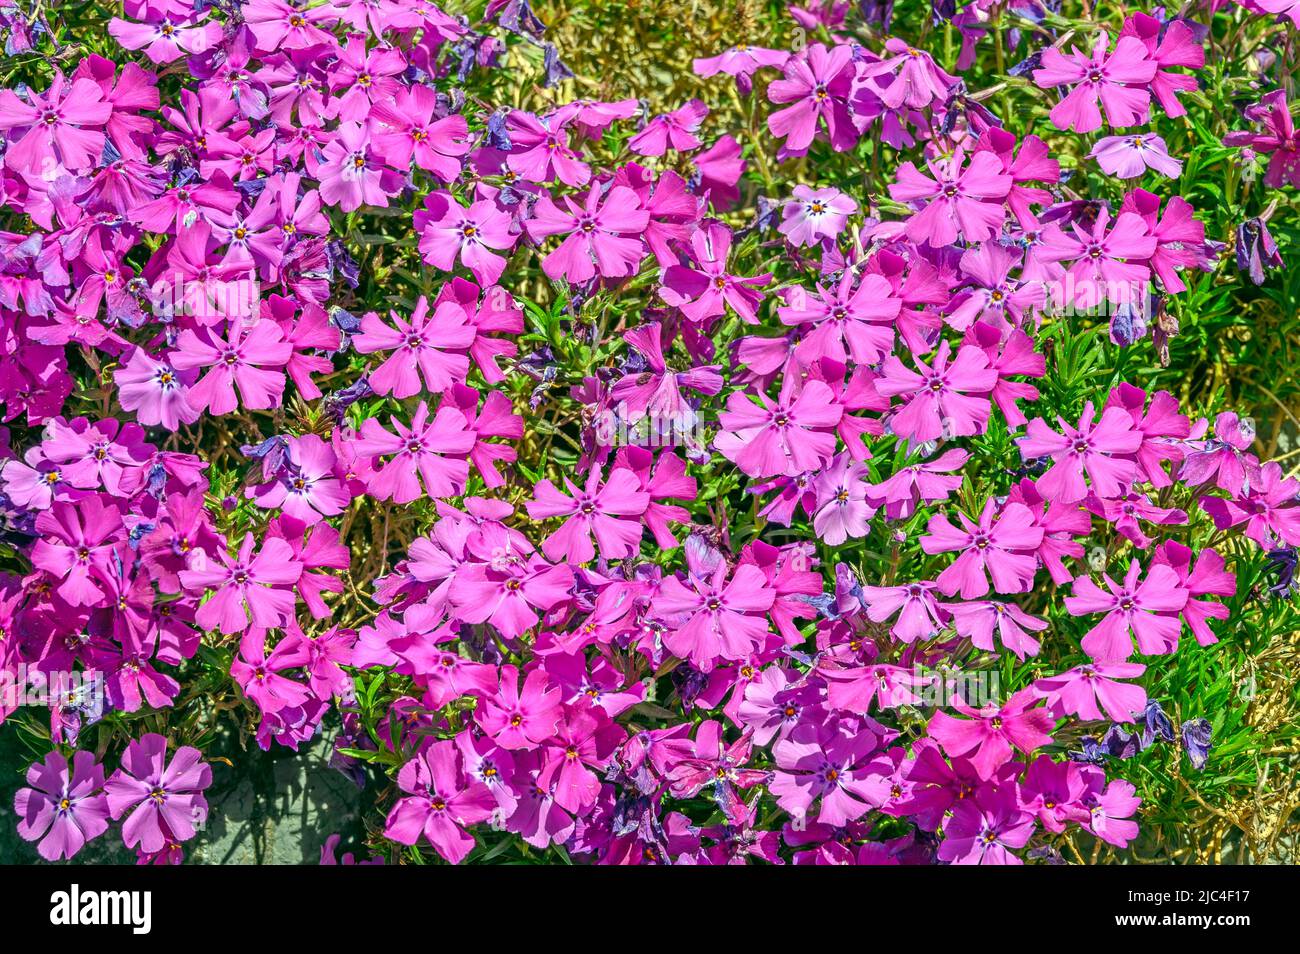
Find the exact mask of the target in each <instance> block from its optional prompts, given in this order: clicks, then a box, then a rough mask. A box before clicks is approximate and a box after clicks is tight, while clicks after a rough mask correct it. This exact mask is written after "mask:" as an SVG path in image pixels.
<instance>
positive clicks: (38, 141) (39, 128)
mask: <svg viewBox="0 0 1300 954" xmlns="http://www.w3.org/2000/svg"><path fill="white" fill-rule="evenodd" d="M112 114H113V105H112V104H111V103H107V102H105V101H104V92H103V90H101V89H100V88H99V84H98V83H96V82H95V81H94V80H91V79H84V78H82V79H74V80H73V81H72V82H70V83H69V82H68V81H67V80H66V79H65V78H64V76H63V73H61V72H60V71H59V70H55V71H54V79H53V80H52V81H51V82H50V88H49V89H47V90H46V91H45V92H44V93H37V92H35V91H34V90H30V89H29V90H28V91H27V99H26V101H24V100H21V99H19V98H18V96H17V95H15V94H14V92H13V91H12V90H8V89H4V90H0V132H4V133H6V140H7V141H8V144H9V148H8V149H7V150H6V152H5V166H6V167H8V168H10V169H12V170H14V171H15V172H17V173H18V174H20V175H22V176H24V177H26V178H28V179H39V178H40V177H42V176H46V177H51V178H52V177H53V176H54V175H55V170H56V169H58V168H59V167H62V168H64V169H66V170H67V171H68V172H70V173H75V172H82V171H84V170H87V169H90V168H92V167H94V166H95V165H96V164H97V163H98V162H99V158H100V152H101V151H102V149H103V147H104V129H103V127H104V125H105V124H106V123H107V122H108V120H109V117H110V116H112ZM15 129H26V132H24V133H23V135H22V136H21V137H17V136H16V134H15V133H14V130H15Z"/></svg>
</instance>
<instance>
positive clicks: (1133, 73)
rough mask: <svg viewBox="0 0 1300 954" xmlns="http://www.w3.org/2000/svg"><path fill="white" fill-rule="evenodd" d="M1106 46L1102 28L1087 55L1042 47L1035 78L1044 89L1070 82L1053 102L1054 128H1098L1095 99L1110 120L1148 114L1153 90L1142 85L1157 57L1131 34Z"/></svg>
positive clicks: (1130, 120) (1129, 120)
mask: <svg viewBox="0 0 1300 954" xmlns="http://www.w3.org/2000/svg"><path fill="white" fill-rule="evenodd" d="M1109 46H1110V38H1109V37H1108V36H1107V35H1106V34H1105V33H1104V32H1103V33H1099V34H1098V36H1097V41H1096V42H1095V43H1094V44H1093V48H1092V54H1091V55H1088V54H1085V53H1081V52H1080V51H1079V50H1078V49H1073V48H1072V49H1071V50H1070V52H1069V53H1068V54H1065V53H1062V52H1061V51H1060V50H1059V49H1057V48H1056V47H1054V46H1049V47H1048V48H1047V49H1046V50H1044V51H1043V55H1042V60H1041V62H1042V66H1041V68H1039V69H1036V70H1034V82H1035V83H1037V84H1038V85H1039V86H1040V87H1042V88H1043V89H1047V88H1048V87H1051V86H1071V87H1073V88H1072V89H1071V90H1070V92H1069V93H1068V94H1067V95H1066V96H1065V98H1064V99H1062V100H1061V101H1060V102H1059V103H1057V104H1056V106H1054V107H1053V108H1052V112H1051V120H1052V123H1053V125H1055V126H1056V128H1057V129H1073V130H1074V131H1075V132H1077V133H1089V132H1092V131H1093V130H1094V129H1098V128H1100V127H1101V110H1100V109H1098V107H1097V101H1098V99H1100V100H1101V106H1102V107H1103V108H1104V109H1105V110H1106V121H1107V122H1109V123H1110V124H1111V125H1112V126H1117V127H1123V126H1137V125H1139V124H1141V123H1144V122H1146V121H1147V120H1148V119H1149V118H1150V108H1151V94H1150V93H1149V92H1147V90H1146V89H1145V86H1146V84H1148V83H1150V82H1151V81H1152V80H1153V79H1154V78H1155V75H1156V68H1157V67H1156V62H1155V61H1154V60H1152V59H1148V57H1147V51H1146V47H1145V46H1144V45H1143V43H1142V41H1141V40H1139V39H1138V38H1137V37H1135V36H1121V37H1120V38H1119V40H1118V41H1117V42H1116V44H1115V49H1114V51H1112V52H1110V53H1107V49H1108V48H1109Z"/></svg>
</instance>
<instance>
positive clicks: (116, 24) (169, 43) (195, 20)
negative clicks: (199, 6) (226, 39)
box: [108, 0, 222, 64]
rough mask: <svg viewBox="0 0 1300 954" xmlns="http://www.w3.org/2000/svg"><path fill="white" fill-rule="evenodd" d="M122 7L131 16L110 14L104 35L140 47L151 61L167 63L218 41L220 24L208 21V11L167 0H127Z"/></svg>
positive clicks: (134, 48) (128, 48) (134, 47)
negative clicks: (124, 18) (130, 18)
mask: <svg viewBox="0 0 1300 954" xmlns="http://www.w3.org/2000/svg"><path fill="white" fill-rule="evenodd" d="M124 6H125V9H126V15H127V16H129V17H132V18H133V19H132V20H123V19H122V18H121V17H113V18H112V19H111V20H109V21H108V35H109V36H111V37H112V38H113V39H115V40H117V42H118V43H119V44H121V46H122V48H123V49H127V50H144V55H145V56H147V57H149V61H150V62H151V63H158V64H162V63H171V62H172V61H173V60H178V59H180V58H181V57H182V56H184V55H185V54H186V53H190V54H199V53H206V52H207V51H208V50H210V49H212V47H214V46H216V45H217V44H218V43H220V42H221V37H222V29H221V24H220V23H217V22H216V21H214V20H208V14H209V13H210V12H211V11H210V10H202V11H198V10H195V9H193V8H192V7H191V6H189V5H188V4H178V3H174V2H171V0H134V2H132V0H128V2H127V3H126V4H125V5H124ZM135 20H139V21H141V22H138V23H137V22H134V21H135ZM204 21H207V22H204Z"/></svg>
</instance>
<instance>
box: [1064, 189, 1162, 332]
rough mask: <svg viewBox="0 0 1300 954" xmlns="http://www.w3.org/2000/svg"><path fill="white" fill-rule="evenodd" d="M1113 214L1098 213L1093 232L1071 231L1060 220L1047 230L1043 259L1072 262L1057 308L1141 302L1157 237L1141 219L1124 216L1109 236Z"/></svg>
mask: <svg viewBox="0 0 1300 954" xmlns="http://www.w3.org/2000/svg"><path fill="white" fill-rule="evenodd" d="M1109 224H1110V212H1109V211H1107V210H1106V209H1104V208H1103V209H1102V210H1101V211H1099V212H1098V213H1097V218H1096V221H1095V222H1094V223H1093V224H1092V228H1091V229H1090V230H1089V229H1085V228H1084V227H1083V226H1082V225H1081V224H1080V223H1078V222H1071V223H1070V230H1071V231H1070V232H1069V233H1067V232H1065V231H1063V230H1062V229H1061V228H1060V227H1059V226H1058V225H1057V224H1056V223H1055V222H1053V223H1051V224H1050V225H1048V226H1047V228H1046V229H1045V230H1044V232H1043V244H1044V246H1045V248H1044V256H1045V258H1046V259H1047V260H1048V261H1053V262H1060V261H1069V262H1071V263H1072V264H1071V265H1070V267H1069V270H1068V271H1067V273H1066V280H1065V281H1064V282H1060V283H1056V284H1055V285H1054V286H1053V288H1052V289H1051V290H1052V295H1053V298H1054V300H1055V304H1056V306H1057V307H1058V308H1063V307H1066V306H1068V305H1071V304H1073V305H1075V306H1077V307H1078V308H1080V309H1083V310H1087V309H1091V308H1095V307H1096V306H1098V305H1100V304H1101V303H1102V302H1105V301H1109V302H1111V303H1113V304H1118V305H1126V304H1132V303H1140V302H1142V301H1143V300H1144V298H1143V296H1144V295H1145V293H1146V287H1145V286H1146V281H1147V279H1148V278H1150V277H1151V272H1150V270H1149V269H1148V268H1147V267H1146V265H1145V264H1143V263H1145V262H1146V261H1148V260H1149V259H1150V258H1151V256H1152V255H1154V254H1155V251H1156V239H1155V237H1154V236H1152V235H1151V234H1150V232H1149V230H1148V229H1147V226H1146V223H1145V222H1143V221H1142V218H1141V216H1138V215H1135V214H1133V213H1132V212H1120V214H1119V217H1118V218H1117V219H1116V220H1115V225H1114V227H1113V228H1111V229H1110V231H1109V232H1107V226H1108V225H1109Z"/></svg>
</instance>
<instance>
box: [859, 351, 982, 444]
mask: <svg viewBox="0 0 1300 954" xmlns="http://www.w3.org/2000/svg"><path fill="white" fill-rule="evenodd" d="M951 354H952V348H951V347H950V346H949V344H948V342H947V341H943V342H940V344H939V350H938V351H937V352H936V353H935V356H934V360H933V362H932V363H931V364H929V365H927V364H926V363H925V362H924V361H922V360H921V359H920V358H919V357H916V356H913V360H914V361H915V362H916V367H917V370H916V371H912V370H910V369H909V368H906V367H904V366H903V362H902V361H900V360H899V359H898V356H897V355H894V354H890V355H888V356H887V357H886V358H885V363H884V365H883V368H882V375H881V377H880V379H879V380H878V381H876V390H877V391H879V392H880V393H881V394H882V395H884V396H886V397H895V396H897V395H903V394H905V395H909V397H908V398H907V403H906V404H904V405H903V407H902V409H901V410H899V411H896V412H895V413H894V414H893V416H892V417H891V418H890V426H891V427H892V429H893V431H894V433H895V434H897V435H898V436H899V437H901V438H905V439H907V440H910V441H912V442H913V443H914V444H921V443H924V442H926V441H932V440H935V439H937V438H940V437H945V438H951V437H967V436H970V435H972V434H979V433H982V432H983V431H984V429H985V428H986V427H987V425H988V419H989V413H990V410H991V408H990V402H989V399H988V397H987V395H988V394H989V392H991V391H992V390H993V387H994V386H995V385H996V384H997V383H998V373H997V371H995V370H993V369H992V368H990V367H989V362H988V358H987V357H986V356H985V354H984V352H983V351H981V350H980V349H979V348H976V347H974V346H971V345H962V346H961V348H960V349H959V350H958V351H957V357H956V358H955V359H952V360H949V359H950V356H951Z"/></svg>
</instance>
